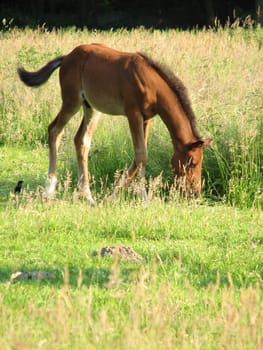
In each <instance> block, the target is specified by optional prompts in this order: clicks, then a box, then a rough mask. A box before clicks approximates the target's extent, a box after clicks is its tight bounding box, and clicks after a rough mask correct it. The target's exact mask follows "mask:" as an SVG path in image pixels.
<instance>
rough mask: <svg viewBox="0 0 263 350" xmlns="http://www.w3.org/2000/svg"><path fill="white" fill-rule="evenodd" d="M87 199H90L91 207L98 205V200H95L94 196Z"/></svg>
mask: <svg viewBox="0 0 263 350" xmlns="http://www.w3.org/2000/svg"><path fill="white" fill-rule="evenodd" d="M87 201H88V204H89V206H90V207H95V206H96V202H95V201H94V199H93V198H88V199H87Z"/></svg>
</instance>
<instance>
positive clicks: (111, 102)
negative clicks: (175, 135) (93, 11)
mask: <svg viewBox="0 0 263 350" xmlns="http://www.w3.org/2000/svg"><path fill="white" fill-rule="evenodd" d="M156 75H157V74H156V73H155V72H154V70H153V69H152V68H151V67H150V66H149V65H148V64H147V62H146V61H145V59H144V58H143V57H142V56H140V54H137V53H127V52H121V51H118V50H114V49H111V48H109V47H107V46H104V45H101V44H90V45H81V46H78V47H76V48H75V49H74V50H73V51H72V52H71V53H69V54H68V55H67V56H66V57H65V59H64V60H63V63H62V65H61V69H60V82H61V88H62V97H63V100H65V99H67V98H70V96H69V95H70V94H71V93H72V94H76V93H78V94H79V95H80V98H84V99H85V100H86V101H87V102H88V104H89V105H90V106H91V107H93V108H95V109H97V110H99V111H101V112H103V113H107V114H115V115H124V114H126V113H127V109H130V108H137V109H139V110H140V112H141V113H142V114H143V115H148V114H151V115H149V116H152V114H153V109H154V108H152V107H149V106H154V104H155V102H156V88H155V87H156V82H155V81H154V79H156Z"/></svg>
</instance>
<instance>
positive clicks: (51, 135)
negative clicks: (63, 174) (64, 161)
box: [46, 101, 79, 199]
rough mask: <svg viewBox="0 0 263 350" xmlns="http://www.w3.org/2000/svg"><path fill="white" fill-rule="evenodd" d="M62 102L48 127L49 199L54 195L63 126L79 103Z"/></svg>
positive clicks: (47, 195) (47, 187) (47, 191)
mask: <svg viewBox="0 0 263 350" xmlns="http://www.w3.org/2000/svg"><path fill="white" fill-rule="evenodd" d="M72 102H73V101H71V104H70V105H69V104H65V103H63V105H62V107H61V110H60V112H59V113H58V115H57V117H56V118H55V119H54V120H53V122H52V123H50V125H49V127H48V145H49V169H48V178H47V180H46V197H47V198H48V199H51V198H52V197H53V195H54V192H55V189H56V184H57V178H56V166H57V152H58V148H59V145H60V141H61V137H62V134H63V128H64V126H65V125H66V124H67V122H68V121H69V119H70V118H71V117H72V116H73V114H75V113H76V112H77V110H78V109H79V104H78V103H76V104H75V105H74V104H72Z"/></svg>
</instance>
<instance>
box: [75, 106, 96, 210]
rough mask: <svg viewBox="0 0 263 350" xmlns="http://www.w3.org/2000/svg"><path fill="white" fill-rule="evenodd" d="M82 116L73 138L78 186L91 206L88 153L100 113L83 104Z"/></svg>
mask: <svg viewBox="0 0 263 350" xmlns="http://www.w3.org/2000/svg"><path fill="white" fill-rule="evenodd" d="M83 109H84V116H83V119H82V122H81V125H80V127H79V129H78V131H77V134H76V136H75V138H74V142H75V147H76V153H77V160H78V188H79V190H80V192H81V194H82V195H83V196H84V197H86V198H87V200H88V202H89V204H90V205H91V206H94V205H95V201H94V199H93V197H92V194H91V191H90V186H89V171H88V155H89V150H90V146H91V139H92V135H93V133H94V131H95V129H96V126H97V124H98V121H99V119H100V113H99V112H94V111H93V110H92V109H91V108H90V107H87V106H85V105H84V106H83Z"/></svg>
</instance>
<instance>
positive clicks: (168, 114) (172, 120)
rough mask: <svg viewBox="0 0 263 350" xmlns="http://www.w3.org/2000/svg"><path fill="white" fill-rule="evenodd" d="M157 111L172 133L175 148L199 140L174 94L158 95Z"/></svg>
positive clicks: (164, 93)
mask: <svg viewBox="0 0 263 350" xmlns="http://www.w3.org/2000/svg"><path fill="white" fill-rule="evenodd" d="M157 111H158V114H159V115H160V117H161V119H162V120H163V122H164V123H165V125H166V127H167V129H168V130H169V132H170V135H171V138H172V142H173V145H174V147H176V148H178V147H182V146H184V145H188V144H191V143H194V142H196V141H197V140H198V138H197V137H196V136H195V135H194V132H193V128H192V124H191V121H190V120H189V117H188V116H187V115H186V113H185V111H184V109H183V107H182V106H181V104H180V103H179V100H178V99H177V97H176V95H175V94H174V93H172V92H171V91H169V92H168V91H164V92H161V93H159V94H158V104H157Z"/></svg>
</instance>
